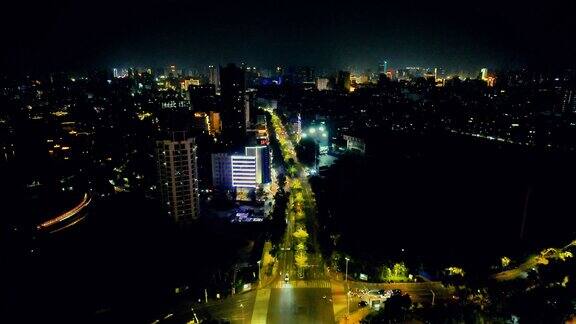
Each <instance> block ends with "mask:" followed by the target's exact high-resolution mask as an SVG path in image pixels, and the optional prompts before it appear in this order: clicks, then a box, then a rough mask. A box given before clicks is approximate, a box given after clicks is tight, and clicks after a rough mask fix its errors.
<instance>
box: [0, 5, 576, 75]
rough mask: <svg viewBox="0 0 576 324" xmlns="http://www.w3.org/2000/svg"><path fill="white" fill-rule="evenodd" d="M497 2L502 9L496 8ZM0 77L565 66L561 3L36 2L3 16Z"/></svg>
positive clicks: (568, 57) (568, 60) (570, 24)
mask: <svg viewBox="0 0 576 324" xmlns="http://www.w3.org/2000/svg"><path fill="white" fill-rule="evenodd" d="M504 2H507V3H504ZM3 7H4V8H3V10H2V11H3V13H2V14H1V15H2V17H1V18H2V20H1V21H0V29H1V32H0V33H1V34H2V40H3V42H4V44H6V45H7V46H6V47H5V48H4V50H3V51H2V54H0V55H1V57H2V61H1V64H2V68H3V70H14V71H44V70H76V69H93V68H98V67H111V66H118V67H122V66H133V65H146V66H164V65H167V64H177V65H181V66H183V67H184V66H203V65H207V64H222V63H226V62H240V61H244V62H247V63H249V64H250V65H255V66H264V67H266V66H274V65H277V64H282V65H312V66H316V67H318V68H329V69H331V68H349V67H357V68H361V69H363V68H373V69H374V68H375V66H376V65H377V62H378V61H379V60H382V59H387V60H388V61H389V62H390V63H389V65H390V66H392V67H400V66H406V65H425V66H443V67H446V68H448V69H465V70H466V69H477V68H479V67H482V66H488V67H491V68H513V67H526V66H528V67H539V68H540V67H552V66H554V67H556V66H557V67H567V66H573V65H574V63H573V62H572V61H573V59H572V58H573V57H574V56H575V55H576V42H575V41H574V32H575V31H576V22H575V19H573V16H574V14H575V13H576V5H575V2H573V1H564V3H563V1H556V0H554V1H544V2H541V3H539V4H538V3H530V2H528V1H522V2H520V1H516V0H515V1H494V0H488V1H483V2H477V1H461V2H455V1H450V2H446V1H414V0H402V1H383V0H381V1H349V2H341V1H338V2H337V1H272V0H268V1H249V2H242V1H236V2H235V3H230V2H225V1H220V0H210V1H201V2H196V1H183V0H162V1H160V0H159V1H133V0H127V1H121V0H116V1H109V0H100V1H95V0H83V1H50V0H48V1H38V0H21V1H17V2H14V3H11V4H3Z"/></svg>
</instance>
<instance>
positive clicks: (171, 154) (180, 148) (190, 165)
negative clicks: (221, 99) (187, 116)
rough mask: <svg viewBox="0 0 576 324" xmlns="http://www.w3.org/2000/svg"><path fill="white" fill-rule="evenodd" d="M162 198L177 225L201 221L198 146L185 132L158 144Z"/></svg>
mask: <svg viewBox="0 0 576 324" xmlns="http://www.w3.org/2000/svg"><path fill="white" fill-rule="evenodd" d="M156 153H157V164H158V173H159V180H160V194H161V198H162V203H163V204H164V207H165V208H166V209H167V210H168V213H169V214H170V216H172V218H173V219H174V220H175V221H176V222H177V223H189V222H191V221H192V220H195V219H197V218H198V215H199V211H200V206H199V200H200V198H199V191H198V169H197V161H196V144H195V142H194V139H193V138H187V137H186V136H185V133H184V132H175V133H173V134H172V139H169V140H162V141H157V142H156Z"/></svg>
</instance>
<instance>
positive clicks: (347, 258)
mask: <svg viewBox="0 0 576 324" xmlns="http://www.w3.org/2000/svg"><path fill="white" fill-rule="evenodd" d="M348 261H350V258H349V257H346V316H347V317H348V316H350V287H349V286H348Z"/></svg>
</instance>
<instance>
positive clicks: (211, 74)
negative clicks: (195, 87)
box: [208, 65, 220, 91]
mask: <svg viewBox="0 0 576 324" xmlns="http://www.w3.org/2000/svg"><path fill="white" fill-rule="evenodd" d="M208 83H210V84H213V85H214V87H215V89H216V91H218V89H219V88H220V72H219V71H218V67H217V66H214V65H209V66H208Z"/></svg>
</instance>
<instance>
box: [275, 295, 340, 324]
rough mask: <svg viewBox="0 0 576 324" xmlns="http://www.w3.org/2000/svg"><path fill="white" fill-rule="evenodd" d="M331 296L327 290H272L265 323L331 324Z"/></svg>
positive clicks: (332, 311) (332, 318)
mask: <svg viewBox="0 0 576 324" xmlns="http://www.w3.org/2000/svg"><path fill="white" fill-rule="evenodd" d="M331 295H332V292H331V290H330V289H329V288H289V287H287V288H274V289H272V292H271V294H270V304H269V308H268V317H267V320H266V321H267V322H268V323H280V324H284V323H286V324H288V323H302V324H304V323H330V324H333V323H334V310H333V308H332V302H331V301H330V299H331ZM324 296H326V298H323V297H324Z"/></svg>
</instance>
